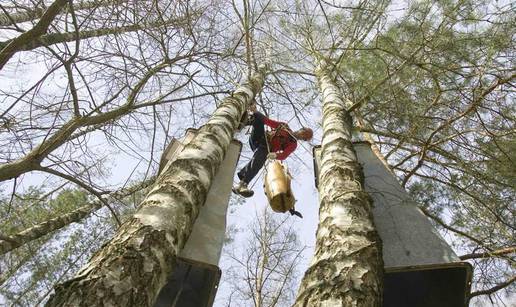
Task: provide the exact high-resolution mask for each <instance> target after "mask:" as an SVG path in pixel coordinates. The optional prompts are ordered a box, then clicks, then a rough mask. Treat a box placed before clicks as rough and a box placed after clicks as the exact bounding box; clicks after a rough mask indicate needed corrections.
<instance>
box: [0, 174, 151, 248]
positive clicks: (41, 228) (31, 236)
mask: <svg viewBox="0 0 516 307" xmlns="http://www.w3.org/2000/svg"><path fill="white" fill-rule="evenodd" d="M152 182H154V179H150V180H146V181H144V182H142V183H140V184H137V185H135V186H133V187H130V188H128V189H123V190H121V191H117V192H114V193H112V194H111V195H109V197H107V199H106V200H107V201H108V202H109V201H111V200H115V199H117V198H123V197H126V196H128V195H131V194H133V193H134V192H136V191H139V190H141V189H144V188H146V187H148V186H149V185H150V184H151V183H152ZM102 207H104V203H102V202H101V201H100V200H99V201H95V202H92V203H89V204H86V205H84V206H81V207H79V208H77V209H75V210H73V211H71V212H69V213H66V214H63V215H60V216H57V217H55V218H52V219H49V220H47V221H44V222H42V223H39V224H37V225H34V226H32V227H30V228H27V229H25V230H23V231H20V232H18V233H16V234H14V235H10V236H8V237H7V238H0V239H1V240H2V241H0V255H3V254H5V253H7V252H9V251H11V250H13V249H15V248H18V247H20V246H22V245H24V244H27V243H29V242H31V241H33V240H36V239H39V238H41V237H43V236H45V235H47V234H49V233H51V232H54V231H56V230H59V229H61V228H63V227H65V226H67V225H69V224H71V223H76V222H79V221H81V220H82V219H84V218H85V217H87V216H89V215H90V214H91V213H93V212H95V211H97V210H99V209H100V208H102Z"/></svg>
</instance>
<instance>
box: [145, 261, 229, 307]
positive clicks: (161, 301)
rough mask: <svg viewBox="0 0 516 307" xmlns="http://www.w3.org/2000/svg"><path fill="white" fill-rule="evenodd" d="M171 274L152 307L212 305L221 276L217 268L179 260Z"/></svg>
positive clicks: (200, 306) (202, 306)
mask: <svg viewBox="0 0 516 307" xmlns="http://www.w3.org/2000/svg"><path fill="white" fill-rule="evenodd" d="M173 272H174V273H172V275H171V276H170V277H169V279H168V281H167V284H166V285H165V287H163V289H161V292H160V293H159V296H158V299H157V300H156V303H155V304H154V307H204V306H211V305H212V304H213V300H214V299H215V294H217V288H218V285H219V280H220V275H221V271H220V269H219V268H218V267H217V266H214V265H213V266H211V265H206V264H202V263H195V262H192V261H188V260H186V259H181V258H180V259H178V261H177V264H176V266H175V268H174V271H173Z"/></svg>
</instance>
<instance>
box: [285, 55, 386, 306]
mask: <svg viewBox="0 0 516 307" xmlns="http://www.w3.org/2000/svg"><path fill="white" fill-rule="evenodd" d="M316 76H317V79H318V82H319V86H320V89H321V92H322V96H323V101H322V103H323V138H322V152H321V158H320V170H319V197H320V205H319V226H318V229H317V234H316V236H317V238H316V246H315V251H314V256H313V259H312V262H311V264H310V267H309V268H308V270H307V271H306V272H305V275H304V277H303V280H302V282H301V286H300V289H299V292H298V296H297V299H296V303H295V306H328V307H330V306H331V307H333V306H381V296H382V281H383V261H382V253H381V241H380V238H379V236H378V234H377V232H376V230H375V227H374V224H373V218H372V212H371V208H372V201H371V198H370V197H369V196H368V194H367V193H366V192H365V191H364V188H363V185H364V175H363V172H362V169H361V166H360V164H359V163H358V162H357V157H356V153H355V151H354V150H353V147H352V143H351V128H352V120H351V116H350V114H349V112H347V109H346V104H345V103H344V101H343V99H342V94H341V92H340V89H339V88H338V87H337V85H336V84H335V82H334V81H333V79H332V78H331V74H330V72H329V71H328V70H326V68H325V67H324V66H322V65H320V66H319V67H318V69H317V71H316Z"/></svg>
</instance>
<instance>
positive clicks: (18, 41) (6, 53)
mask: <svg viewBox="0 0 516 307" xmlns="http://www.w3.org/2000/svg"><path fill="white" fill-rule="evenodd" d="M67 1H68V0H56V1H54V3H52V5H50V6H49V7H48V9H47V10H46V11H45V13H43V16H41V19H40V20H39V22H38V23H37V24H36V25H35V26H34V27H33V28H32V29H30V30H29V31H27V32H25V33H23V34H21V35H20V36H18V37H17V38H15V39H12V40H10V41H9V44H7V45H6V46H5V47H3V48H2V49H1V51H0V69H2V68H3V67H4V65H5V64H6V63H7V61H9V59H10V58H11V57H12V56H13V55H14V54H15V53H16V52H18V51H19V50H20V48H21V47H22V46H24V45H26V44H27V43H29V42H30V41H32V40H34V39H36V38H38V37H40V36H41V35H43V34H45V33H46V32H47V30H48V27H49V26H50V24H51V23H52V21H54V18H55V17H56V15H57V14H58V13H59V12H60V11H61V9H63V7H64V6H65V5H66V3H67Z"/></svg>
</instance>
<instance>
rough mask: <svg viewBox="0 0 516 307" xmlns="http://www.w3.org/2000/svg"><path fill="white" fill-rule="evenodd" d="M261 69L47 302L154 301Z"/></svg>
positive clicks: (128, 303)
mask: <svg viewBox="0 0 516 307" xmlns="http://www.w3.org/2000/svg"><path fill="white" fill-rule="evenodd" d="M263 80H264V71H263V70H261V71H260V72H258V73H256V74H254V75H253V77H252V78H251V79H250V80H249V83H247V84H245V85H242V86H240V87H239V88H238V89H237V90H236V91H235V92H234V93H233V95H231V96H230V97H227V98H226V99H224V100H223V101H222V103H221V104H220V106H219V107H218V108H217V110H216V111H215V113H214V114H213V116H212V117H211V119H210V120H209V121H208V122H207V123H206V124H205V125H204V126H203V127H201V128H200V129H199V132H198V134H197V135H196V137H195V138H194V139H193V140H192V141H191V142H190V143H189V144H187V145H186V146H185V148H184V149H183V150H182V151H181V153H179V154H178V155H177V157H176V158H175V159H174V160H172V161H170V162H169V163H168V164H167V165H166V166H165V168H164V169H163V171H162V173H161V175H160V176H159V177H158V179H157V180H156V184H155V185H154V187H153V188H152V189H151V191H150V192H149V194H148V195H147V197H146V198H145V200H144V201H143V202H142V204H141V205H140V207H139V209H138V211H137V213H136V214H135V215H134V217H133V218H131V219H129V220H128V221H127V222H125V223H124V224H123V225H122V226H121V227H120V229H119V230H118V232H117V234H116V235H115V237H114V238H113V239H112V240H111V241H110V242H109V243H107V244H106V245H105V246H104V247H103V248H102V249H101V250H99V251H98V252H97V253H95V255H94V256H93V257H92V259H91V260H90V262H89V263H88V264H86V265H85V266H84V267H83V268H82V269H81V270H80V271H79V272H78V274H77V275H76V276H75V278H73V279H71V280H69V281H67V282H65V283H63V284H60V285H57V286H56V288H55V294H54V295H53V296H52V297H51V298H50V300H49V301H48V303H47V305H46V306H138V307H140V306H152V305H153V303H154V301H155V299H156V296H157V295H158V293H159V291H160V289H161V288H162V287H163V286H164V285H165V283H166V281H167V278H168V277H169V276H170V274H171V272H172V268H173V267H174V264H175V261H176V255H177V254H178V252H179V251H180V250H181V249H182V248H183V246H184V244H185V243H186V240H187V239H188V236H189V235H190V233H191V230H192V226H193V223H194V221H195V219H196V218H197V215H198V212H199V209H200V207H201V206H202V205H203V204H204V201H205V199H206V194H207V192H208V189H209V187H210V185H211V180H212V179H213V176H214V175H215V173H216V172H217V168H218V166H219V164H220V163H221V161H222V160H223V158H224V155H225V152H226V150H227V148H228V146H229V144H230V142H231V139H232V138H233V134H234V131H235V129H236V128H237V127H238V124H239V120H240V118H241V117H242V115H243V114H244V112H245V111H246V108H247V106H248V105H249V103H250V101H251V100H252V99H253V98H254V96H255V95H256V94H257V92H258V91H259V90H260V89H261V88H262V86H263Z"/></svg>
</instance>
